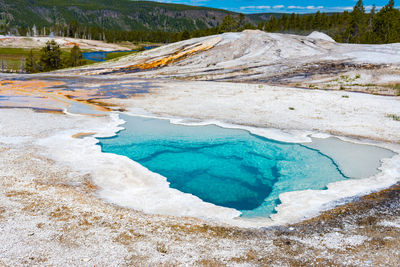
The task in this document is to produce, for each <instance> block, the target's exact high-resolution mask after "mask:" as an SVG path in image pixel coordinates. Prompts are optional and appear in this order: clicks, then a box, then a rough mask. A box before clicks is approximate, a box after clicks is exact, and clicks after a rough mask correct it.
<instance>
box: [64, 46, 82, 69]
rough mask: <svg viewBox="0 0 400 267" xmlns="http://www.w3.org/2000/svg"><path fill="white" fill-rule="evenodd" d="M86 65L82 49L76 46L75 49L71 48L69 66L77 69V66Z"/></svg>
mask: <svg viewBox="0 0 400 267" xmlns="http://www.w3.org/2000/svg"><path fill="white" fill-rule="evenodd" d="M85 63H86V61H85V60H84V58H83V56H82V52H81V49H80V48H79V46H77V45H74V47H72V48H71V53H70V55H69V59H68V66H70V67H77V66H82V65H84V64H85Z"/></svg>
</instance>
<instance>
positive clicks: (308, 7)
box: [287, 6, 324, 10]
mask: <svg viewBox="0 0 400 267" xmlns="http://www.w3.org/2000/svg"><path fill="white" fill-rule="evenodd" d="M287 8H288V9H308V10H313V9H323V8H324V7H323V6H288V7H287Z"/></svg>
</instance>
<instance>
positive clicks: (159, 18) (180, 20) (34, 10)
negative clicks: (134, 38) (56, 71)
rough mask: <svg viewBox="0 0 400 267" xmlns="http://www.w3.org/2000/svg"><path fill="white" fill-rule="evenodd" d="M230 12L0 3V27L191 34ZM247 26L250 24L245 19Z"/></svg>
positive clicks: (101, 3) (113, 3) (72, 1)
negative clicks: (73, 27) (71, 26)
mask: <svg viewBox="0 0 400 267" xmlns="http://www.w3.org/2000/svg"><path fill="white" fill-rule="evenodd" d="M227 14H234V13H232V12H229V11H226V10H221V9H214V8H207V7H195V6H187V5H178V4H166V3H158V2H151V1H130V0H68V1H67V0H0V17H1V20H0V25H1V26H2V27H3V28H5V27H7V28H12V27H20V26H22V27H32V26H33V25H36V26H37V27H50V26H54V25H66V24H68V23H70V22H72V21H77V22H78V23H79V24H80V25H87V26H91V27H93V26H97V27H100V28H104V29H118V30H127V31H129V30H136V31H142V30H151V31H169V32H171V31H173V32H177V31H183V30H188V31H193V30H197V29H205V28H212V27H215V26H218V25H219V24H220V22H221V21H222V20H223V18H224V17H225V16H226V15H227ZM246 20H247V21H248V22H253V21H252V19H251V18H250V17H247V18H246Z"/></svg>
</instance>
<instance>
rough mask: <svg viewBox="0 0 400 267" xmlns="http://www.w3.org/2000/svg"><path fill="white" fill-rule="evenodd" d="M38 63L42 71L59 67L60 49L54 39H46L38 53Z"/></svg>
mask: <svg viewBox="0 0 400 267" xmlns="http://www.w3.org/2000/svg"><path fill="white" fill-rule="evenodd" d="M40 65H41V67H42V68H43V71H52V70H56V69H59V68H61V66H62V64H61V49H60V46H59V45H58V44H57V43H56V42H55V41H54V40H51V41H48V42H47V43H46V46H45V47H43V48H42V50H41V55H40Z"/></svg>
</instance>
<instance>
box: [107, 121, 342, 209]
mask: <svg viewBox="0 0 400 267" xmlns="http://www.w3.org/2000/svg"><path fill="white" fill-rule="evenodd" d="M121 118H122V119H124V120H125V121H126V122H127V123H126V124H125V125H124V127H125V130H123V131H121V132H119V133H118V135H117V136H114V137H112V138H99V140H100V145H101V147H102V151H103V152H108V153H115V154H119V155H124V156H127V157H129V158H131V159H132V160H134V161H137V162H139V163H140V164H141V165H143V166H145V167H147V168H148V169H150V170H151V171H153V172H156V173H159V174H161V175H163V176H165V177H166V178H167V180H168V182H169V183H170V186H171V187H172V188H176V189H178V190H180V191H182V192H185V193H190V194H193V195H195V196H198V197H199V198H201V199H202V200H204V201H207V202H211V203H214V204H216V205H219V206H224V207H229V208H234V209H237V210H240V211H242V216H246V217H260V216H261V217H267V216H269V215H271V214H272V213H274V208H275V207H276V205H277V204H279V198H278V196H279V194H281V193H283V192H289V191H295V190H305V189H324V188H326V185H327V184H329V183H331V182H335V181H340V180H344V179H347V178H346V177H345V176H344V175H343V174H342V173H341V172H340V170H339V169H338V168H337V165H336V164H335V163H334V161H333V160H332V159H331V158H329V157H328V156H326V155H323V154H322V153H320V152H319V151H318V150H313V149H310V148H307V147H305V146H303V145H300V144H291V143H282V142H276V141H273V140H269V139H266V138H263V137H260V136H256V135H253V134H251V133H249V132H247V131H244V130H237V129H226V128H221V127H218V126H215V125H207V126H183V125H174V124H171V123H169V121H167V120H159V119H149V118H141V117H133V116H126V115H121ZM154 197H157V196H154ZM298 201H302V200H301V199H299V200H298Z"/></svg>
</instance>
